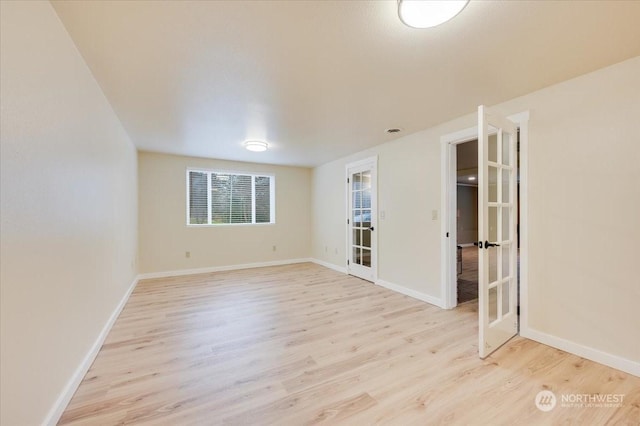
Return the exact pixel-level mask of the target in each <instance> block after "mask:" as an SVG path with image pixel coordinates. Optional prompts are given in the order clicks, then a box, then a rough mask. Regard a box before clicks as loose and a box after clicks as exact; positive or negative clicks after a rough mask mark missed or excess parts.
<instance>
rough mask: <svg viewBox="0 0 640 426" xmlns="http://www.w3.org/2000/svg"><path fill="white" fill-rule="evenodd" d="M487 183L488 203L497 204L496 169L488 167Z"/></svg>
mask: <svg viewBox="0 0 640 426" xmlns="http://www.w3.org/2000/svg"><path fill="white" fill-rule="evenodd" d="M488 179H489V181H488V182H487V184H488V186H489V194H488V195H489V202H490V203H497V202H498V168H497V167H492V166H489V176H488Z"/></svg>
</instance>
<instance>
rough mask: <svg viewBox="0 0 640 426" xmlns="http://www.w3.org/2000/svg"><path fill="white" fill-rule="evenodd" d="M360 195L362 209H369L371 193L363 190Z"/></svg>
mask: <svg viewBox="0 0 640 426" xmlns="http://www.w3.org/2000/svg"><path fill="white" fill-rule="evenodd" d="M361 194H362V208H364V209H370V208H371V191H369V190H365V191H362V192H361Z"/></svg>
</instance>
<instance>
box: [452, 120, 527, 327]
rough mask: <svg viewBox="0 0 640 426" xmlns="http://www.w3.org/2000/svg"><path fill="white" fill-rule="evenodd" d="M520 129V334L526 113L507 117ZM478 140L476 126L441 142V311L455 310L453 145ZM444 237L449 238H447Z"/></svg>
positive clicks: (524, 323) (524, 250)
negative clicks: (442, 309)
mask: <svg viewBox="0 0 640 426" xmlns="http://www.w3.org/2000/svg"><path fill="white" fill-rule="evenodd" d="M507 118H508V119H509V120H511V121H513V122H514V123H516V125H517V126H518V127H519V129H520V198H519V204H520V221H519V225H520V292H519V305H520V330H522V329H527V328H528V311H529V305H528V300H529V298H528V277H529V268H528V265H529V232H528V223H529V220H528V219H529V218H528V206H529V197H528V181H529V180H528V170H529V166H528V152H529V111H523V112H520V113H518V114H514V115H510V116H508V117H507ZM477 138H478V126H477V125H476V126H473V127H468V128H464V129H461V130H458V131H456V132H453V133H449V134H446V135H443V136H442V137H441V138H440V153H441V157H440V158H441V180H440V182H441V190H440V193H441V200H440V208H441V211H442V221H441V224H440V226H441V238H440V253H441V256H440V257H441V265H440V281H441V286H440V294H441V299H442V307H443V308H445V309H452V308H455V307H456V306H457V304H458V301H457V273H456V245H457V244H456V229H455V226H453V225H454V224H455V223H456V197H455V194H456V191H455V190H456V182H457V178H456V164H455V160H456V150H455V148H456V145H458V144H461V143H464V142H469V141H472V140H475V139H477ZM447 235H449V236H448V237H447Z"/></svg>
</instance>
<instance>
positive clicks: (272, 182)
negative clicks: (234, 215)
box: [185, 167, 276, 228]
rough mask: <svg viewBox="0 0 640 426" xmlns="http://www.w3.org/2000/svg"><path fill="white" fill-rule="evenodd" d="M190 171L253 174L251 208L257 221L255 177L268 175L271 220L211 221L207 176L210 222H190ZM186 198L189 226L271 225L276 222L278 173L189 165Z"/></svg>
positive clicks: (186, 216)
mask: <svg viewBox="0 0 640 426" xmlns="http://www.w3.org/2000/svg"><path fill="white" fill-rule="evenodd" d="M190 172H199V173H207V174H211V173H218V174H224V175H243V176H251V177H252V179H251V210H252V212H253V213H254V214H253V220H254V221H255V220H256V218H255V203H256V193H255V178H256V177H268V178H269V189H270V191H269V204H270V206H269V208H270V212H271V222H260V223H256V222H252V223H211V178H210V177H209V176H208V177H207V222H208V223H189V218H190V211H191V205H190V197H189V190H190V188H189V173H190ZM185 198H186V203H185V205H186V211H185V220H186V225H187V227H190V228H191V227H194V228H207V227H209V228H212V227H218V226H265V225H266V226H269V225H275V224H276V175H275V173H263V172H247V171H238V170H225V169H205V168H200V167H187V169H186V171H185Z"/></svg>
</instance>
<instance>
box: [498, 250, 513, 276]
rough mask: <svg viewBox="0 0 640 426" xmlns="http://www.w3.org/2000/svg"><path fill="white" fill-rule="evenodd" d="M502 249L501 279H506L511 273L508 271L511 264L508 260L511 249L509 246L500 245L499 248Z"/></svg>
mask: <svg viewBox="0 0 640 426" xmlns="http://www.w3.org/2000/svg"><path fill="white" fill-rule="evenodd" d="M500 248H501V249H502V278H507V277H508V276H509V273H510V272H511V271H510V270H509V269H510V267H511V262H510V259H509V250H510V248H511V246H510V245H508V244H507V245H502V246H501V247H500Z"/></svg>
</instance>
